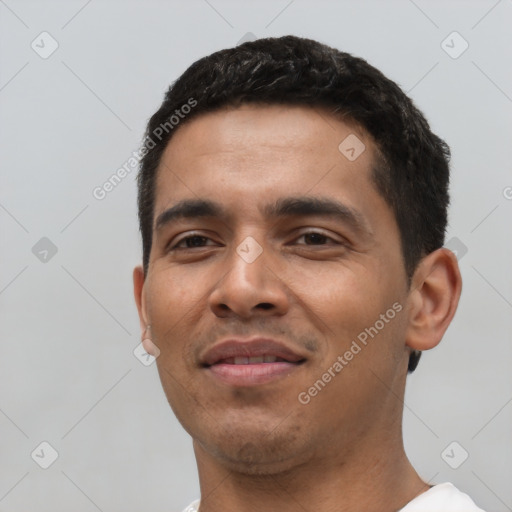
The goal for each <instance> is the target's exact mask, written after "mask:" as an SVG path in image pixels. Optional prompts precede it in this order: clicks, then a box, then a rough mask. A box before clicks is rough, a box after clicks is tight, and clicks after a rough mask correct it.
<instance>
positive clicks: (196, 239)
mask: <svg viewBox="0 0 512 512" xmlns="http://www.w3.org/2000/svg"><path fill="white" fill-rule="evenodd" d="M207 240H211V238H208V237H207V236H203V235H197V234H193V235H189V236H186V237H185V238H182V239H181V240H180V241H179V242H177V243H175V244H174V245H173V246H171V247H169V249H168V250H169V251H172V250H174V249H193V248H194V247H205V246H204V245H203V242H206V241H207ZM183 243H185V247H183Z"/></svg>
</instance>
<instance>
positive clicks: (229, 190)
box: [154, 105, 382, 219]
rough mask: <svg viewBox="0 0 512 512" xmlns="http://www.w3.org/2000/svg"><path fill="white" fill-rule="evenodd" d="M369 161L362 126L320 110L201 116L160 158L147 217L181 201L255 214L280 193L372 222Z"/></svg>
mask: <svg viewBox="0 0 512 512" xmlns="http://www.w3.org/2000/svg"><path fill="white" fill-rule="evenodd" d="M375 155H376V147H375V145H374V143H373V141H372V139H371V137H370V136H369V135H368V134H367V133H366V132H365V131H364V130H363V129H361V127H359V126H358V125H357V124H356V123H353V122H351V121H348V120H343V121H342V120H341V119H339V118H336V117H334V116H333V115H331V114H329V113H328V112H327V111H325V110H322V109H317V108H310V107H296V106H285V105H271V106H266V105H265V106H262V105H243V106H241V107H238V108H226V109H222V110H219V111H215V112H209V113H206V114H200V115H199V116H198V117H197V118H194V119H192V120H191V121H189V122H187V123H185V124H183V126H181V127H179V129H178V130H177V131H176V133H175V134H174V135H173V137H172V138H171V140H170V142H169V144H168V146H167V147H166V149H165V151H164V153H163V155H162V158H161V161H160V166H159V170H158V175H157V181H156V192H155V208H154V218H155V219H156V218H158V216H159V214H161V213H162V212H163V211H164V210H166V209H168V208H169V207H171V206H172V205H173V204H176V203H177V202H179V201H181V200H183V199H187V198H189V199H199V198H210V199H216V200H217V201H218V202H221V203H222V204H223V205H225V206H226V207H227V208H229V207H232V208H233V210H234V211H237V212H245V211H253V213H254V214H256V211H258V212H259V214H261V212H262V211H265V205H266V204H270V203H275V201H276V200H278V199H279V198H282V197H283V195H286V194H289V195H290V196H295V197H297V196H304V195H311V196H318V195H321V196H322V197H326V195H327V196H329V197H336V198H337V199H338V200H342V201H343V203H344V204H346V205H347V206H348V207H353V208H354V209H356V205H357V209H358V210H363V211H364V210H368V214H369V215H370V217H371V211H372V204H373V203H375V201H379V200H381V198H380V196H379V195H378V194H377V193H376V190H375V188H374V186H373V184H372V182H371V179H370V173H371V168H372V165H373V163H374V161H375ZM381 206H382V205H381ZM267 211H268V209H267ZM374 213H375V211H374Z"/></svg>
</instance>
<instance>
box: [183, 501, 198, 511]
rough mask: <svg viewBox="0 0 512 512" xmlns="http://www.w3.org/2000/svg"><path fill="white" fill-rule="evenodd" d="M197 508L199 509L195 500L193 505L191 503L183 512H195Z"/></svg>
mask: <svg viewBox="0 0 512 512" xmlns="http://www.w3.org/2000/svg"><path fill="white" fill-rule="evenodd" d="M198 508H199V500H196V501H194V502H193V503H191V504H190V505H189V506H188V507H187V508H186V509H184V510H183V512H197V509H198Z"/></svg>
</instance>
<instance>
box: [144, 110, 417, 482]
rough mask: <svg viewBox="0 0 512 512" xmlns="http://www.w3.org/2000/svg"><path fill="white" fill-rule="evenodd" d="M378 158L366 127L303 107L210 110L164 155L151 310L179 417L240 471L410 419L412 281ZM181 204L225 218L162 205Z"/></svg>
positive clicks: (268, 466) (269, 467)
mask: <svg viewBox="0 0 512 512" xmlns="http://www.w3.org/2000/svg"><path fill="white" fill-rule="evenodd" d="M349 135H351V136H352V137H353V136H354V135H355V136H357V138H358V139H359V140H360V141H362V142H363V143H364V145H365V148H366V149H365V150H364V151H363V152H362V153H361V154H360V155H359V156H358V157H357V158H356V159H355V160H354V159H353V157H354V155H357V153H358V152H359V151H360V150H361V148H362V146H360V145H358V146H357V147H356V146H354V140H355V139H353V138H351V139H348V140H347V142H346V143H345V145H342V149H343V152H342V151H340V149H339V148H338V146H339V145H340V143H341V142H342V141H344V140H345V139H346V137H348V136H349ZM351 141H352V144H350V142H351ZM356 142H357V141H356ZM347 144H348V145H349V147H348V148H347V147H346V145H347ZM357 144H360V143H357ZM352 146H354V151H351V147H352ZM347 156H349V157H350V158H347ZM374 161H375V145H374V143H373V142H372V140H371V138H370V137H369V136H368V135H367V134H366V133H365V132H364V131H362V130H361V129H360V128H358V127H357V126H356V125H354V124H347V123H344V122H341V121H340V120H338V119H336V118H334V117H332V116H331V115H329V114H327V113H326V112H323V111H321V110H314V109H310V108H306V107H290V106H248V105H246V106H243V107H241V108H237V109H229V110H227V109H226V110H222V111H218V112H214V113H209V114H204V115H201V116H199V117H197V118H196V119H194V120H192V121H190V122H189V123H187V124H184V125H183V126H181V127H179V129H178V131H177V132H176V133H175V134H174V136H173V138H172V139H171V141H170V143H169V145H168V147H167V148H166V150H165V153H164V154H163V157H162V161H161V164H160V168H159V172H158V177H157V183H156V197H155V208H154V211H155V229H154V232H153V244H152V248H151V257H150V263H149V269H148V274H147V277H146V279H145V282H144V287H143V289H142V311H143V313H142V315H143V317H144V319H145V320H146V321H147V323H150V324H151V334H152V339H153V342H154V343H155V344H156V345H157V346H158V348H159V349H160V356H159V357H158V358H157V365H158V370H159V374H160V378H161V381H162V384H163V387H164V390H165V393H166V395H167V398H168V401H169V403H170V405H171V406H172V408H173V410H174V412H175V414H176V416H177V417H178V419H179V420H180V422H181V423H182V425H183V426H184V428H185V429H186V430H187V431H188V432H189V433H190V434H191V436H192V437H193V438H194V439H195V441H196V449H199V450H201V451H203V453H208V454H209V455H210V456H213V457H214V458H216V459H217V460H221V461H223V463H225V464H226V465H227V467H233V468H242V467H244V468H245V469H246V470H247V463H251V464H252V466H251V467H252V468H253V469H252V470H253V471H254V472H272V471H274V470H282V469H283V468H288V467H291V466H293V465H294V464H297V463H301V462H304V461H306V460H314V459H315V458H318V460H321V458H322V457H323V455H324V454H325V453H329V452H330V451H331V450H333V449H336V450H339V451H340V455H341V454H342V453H345V452H348V451H350V450H353V449H356V447H357V446H358V443H360V444H362V443H363V440H368V439H375V442H377V441H376V439H377V437H378V436H380V435H382V432H386V427H390V425H391V424H396V422H397V421H401V411H402V409H401V403H400V400H399V399H397V397H399V396H401V395H402V393H403V386H404V382H405V377H406V368H407V361H408V356H409V352H408V349H407V347H406V346H405V341H404V336H405V334H404V333H405V329H406V327H407V310H406V306H407V297H408V290H407V286H406V276H405V271H404V266H403V261H402V255H401V248H400V237H399V231H398V228H397V225H396V221H395V218H394V216H393V213H392V211H391V209H390V207H389V206H388V205H387V203H386V202H385V201H384V199H383V198H382V197H381V196H380V195H379V194H378V193H377V191H376V189H375V187H374V185H373V183H372V182H371V179H370V172H371V166H372V163H373V162H374ZM292 198H294V199H296V198H300V199H302V200H303V201H302V202H301V201H295V202H290V201H289V202H288V207H289V208H288V209H287V210H286V211H283V208H279V207H280V206H283V205H286V204H287V203H286V201H287V200H291V199H292ZM311 199H319V200H321V201H331V202H336V203H338V204H340V205H341V207H342V209H341V213H339V214H326V213H322V211H318V209H317V210H315V209H314V208H312V207H311V205H309V206H308V204H309V203H308V200H311ZM184 200H205V201H212V202H214V203H216V204H217V205H218V207H219V208H220V209H221V210H222V212H223V213H222V216H220V217H218V216H216V215H213V216H210V215H205V216H197V215H196V216H193V217H188V216H182V217H178V218H176V217H173V218H172V219H171V218H170V215H169V214H167V215H166V216H165V215H162V214H164V212H166V211H167V210H168V209H170V208H172V207H173V206H175V205H177V204H178V202H181V201H184ZM313 206H315V204H313ZM316 206H318V202H317V204H316ZM271 210H272V211H271ZM315 211H316V213H315ZM159 220H160V225H159V226H158V227H156V225H157V223H158V221H159ZM187 237H192V238H189V239H188V241H187ZM393 305H394V306H393ZM365 329H367V330H366V331H365ZM362 333H366V339H365V335H364V334H362ZM358 336H359V337H358ZM258 337H259V338H266V339H271V340H274V341H275V342H277V344H272V343H268V342H265V343H253V344H251V341H252V340H255V339H256V338H258ZM229 339H233V340H238V341H235V342H234V343H231V344H229V343H228V345H222V343H223V342H225V341H226V340H229ZM362 340H365V343H363V341H362ZM354 341H355V342H356V345H354V343H353V342H354ZM356 346H357V347H359V350H358V349H357V348H356ZM219 347H220V348H219ZM213 349H215V351H213V352H212V350H213ZM217 349H218V351H217ZM244 351H245V352H244ZM265 351H266V353H265V354H263V353H262V352H265ZM283 351H284V352H283ZM347 351H348V352H351V353H352V357H350V356H345V354H346V353H347ZM277 353H280V355H281V356H283V357H280V358H279V359H275V358H276V357H278V356H277V355H276V354H277ZM233 355H235V356H237V358H236V359H235V358H234V357H230V356H233ZM244 356H247V357H251V356H254V357H256V359H251V360H250V361H249V360H247V359H246V358H245V359H244ZM339 356H341V360H340V357H339ZM247 362H249V364H246V363H247ZM336 362H338V365H336ZM235 363H236V364H235ZM326 373H327V374H328V375H329V376H330V378H329V377H325V374H326ZM319 380H320V381H322V382H319ZM315 383H316V387H315ZM322 383H323V384H322ZM311 388H313V390H311ZM315 390H316V392H315ZM390 390H392V392H390ZM334 447H335V448H334Z"/></svg>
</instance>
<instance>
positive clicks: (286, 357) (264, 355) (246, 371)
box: [202, 338, 306, 386]
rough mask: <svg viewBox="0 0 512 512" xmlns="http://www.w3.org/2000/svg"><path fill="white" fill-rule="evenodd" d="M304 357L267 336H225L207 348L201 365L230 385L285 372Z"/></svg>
mask: <svg viewBox="0 0 512 512" xmlns="http://www.w3.org/2000/svg"><path fill="white" fill-rule="evenodd" d="M305 361H306V358H305V357H303V356H301V355H300V354H299V353H297V352H295V351H293V350H291V349H289V348H287V347H286V346H285V345H283V344H281V343H279V342H276V341H274V340H269V339H261V338H260V339H254V340H251V341H242V340H227V341H225V342H222V343H219V344H218V345H216V346H214V347H213V348H212V349H211V350H209V351H208V352H207V353H206V355H205V357H204V359H203V364H202V367H203V368H204V369H205V370H206V371H207V372H208V374H209V375H210V376H211V377H212V378H214V379H215V380H217V381H220V382H223V383H224V384H228V385H231V386H256V385H262V384H266V383H269V382H272V381H275V380H277V379H281V378H284V377H286V376H289V375H290V374H291V373H293V372H294V371H296V370H297V369H298V368H299V367H300V366H301V365H302V364H304V363H305Z"/></svg>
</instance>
